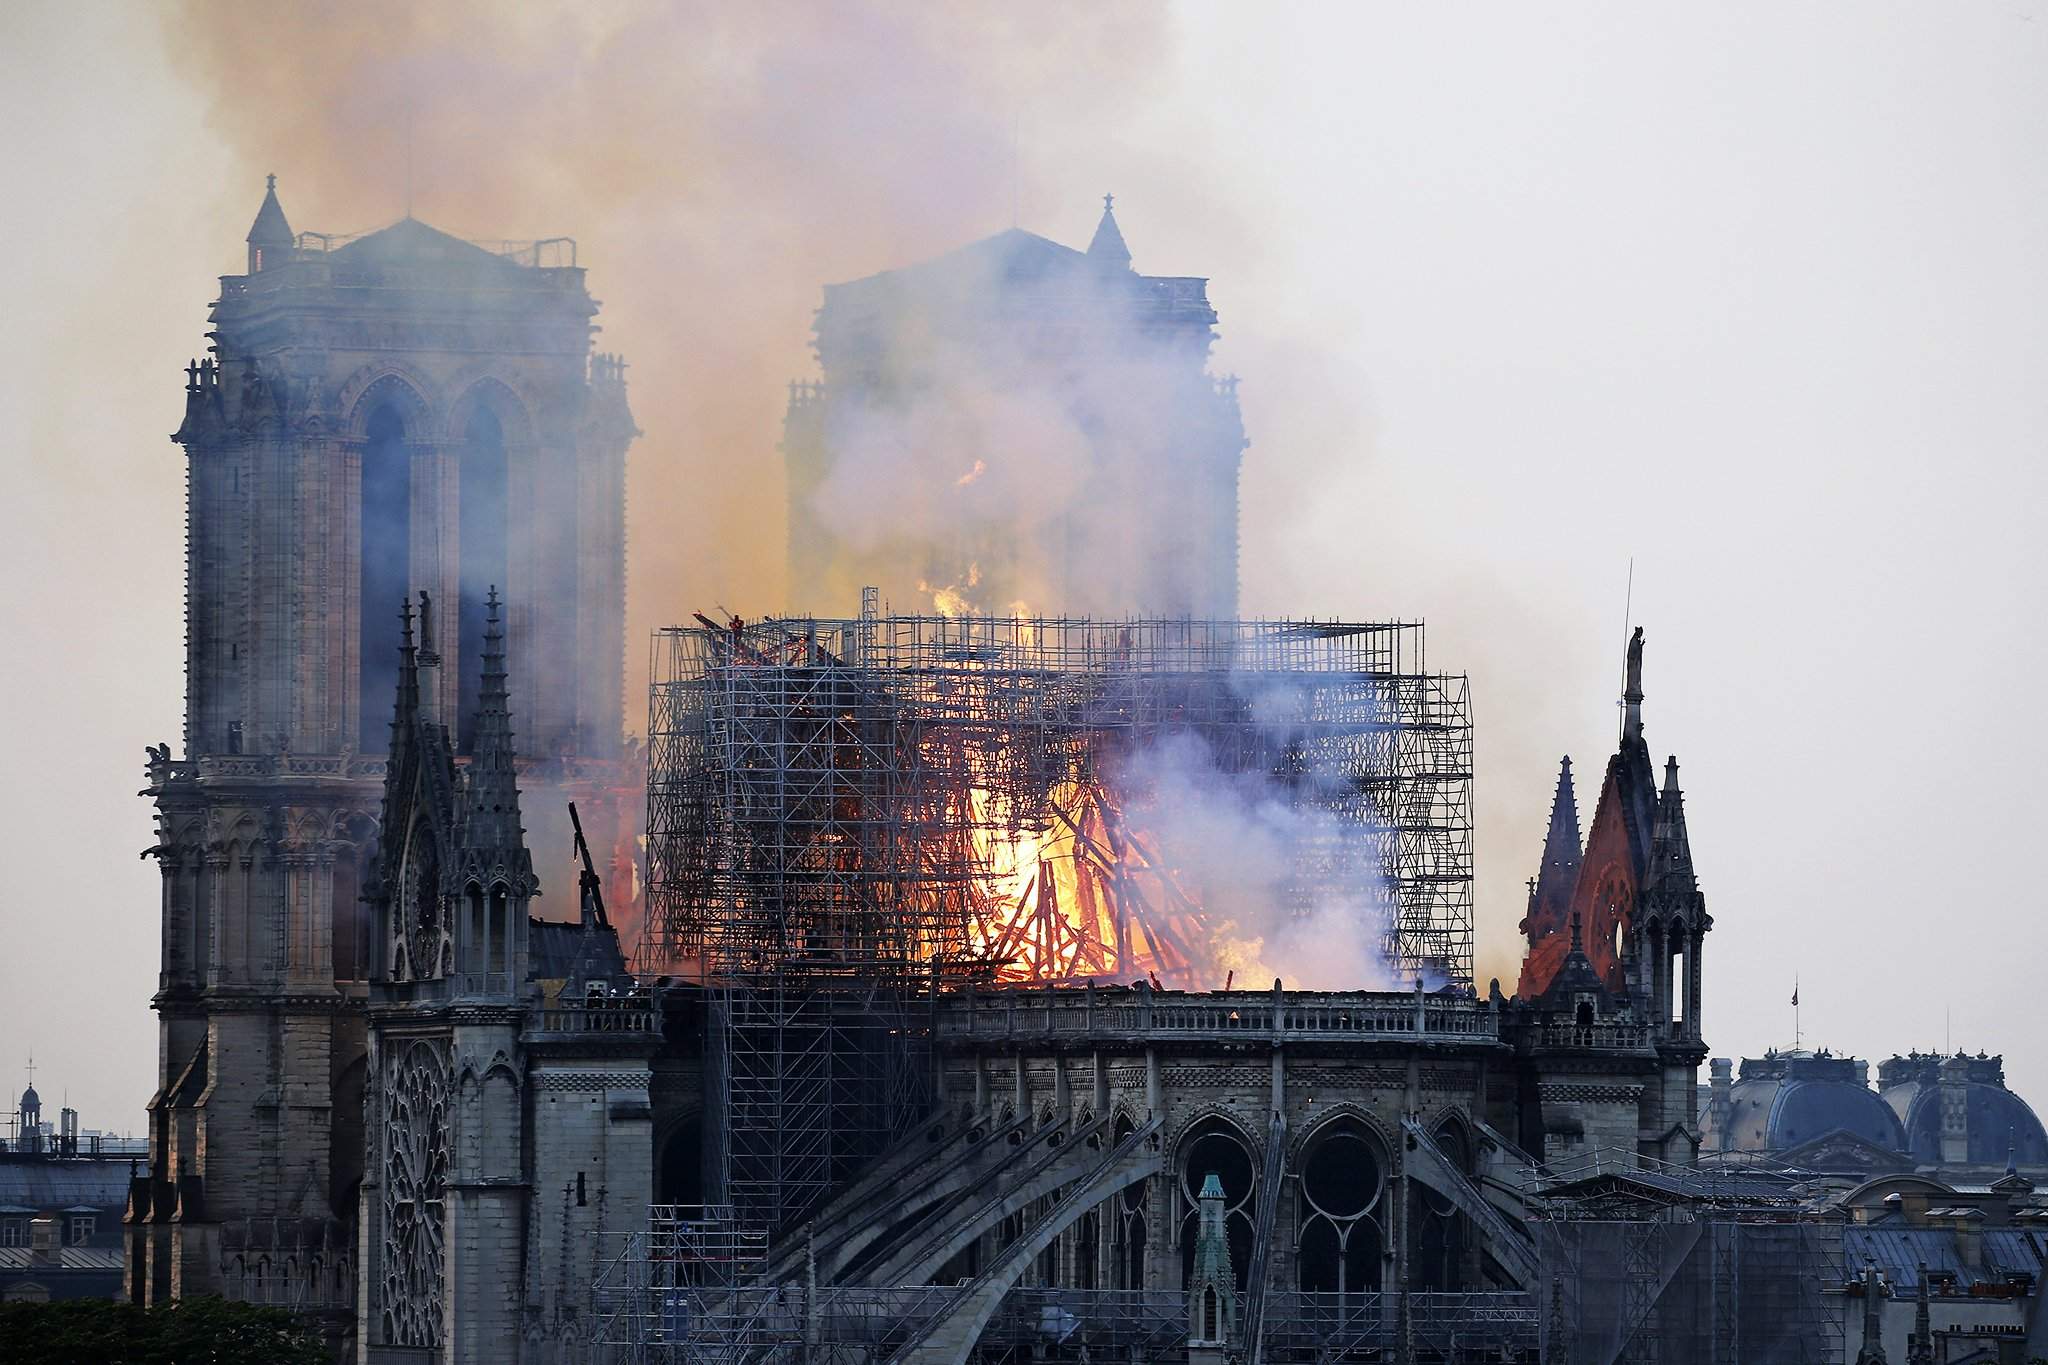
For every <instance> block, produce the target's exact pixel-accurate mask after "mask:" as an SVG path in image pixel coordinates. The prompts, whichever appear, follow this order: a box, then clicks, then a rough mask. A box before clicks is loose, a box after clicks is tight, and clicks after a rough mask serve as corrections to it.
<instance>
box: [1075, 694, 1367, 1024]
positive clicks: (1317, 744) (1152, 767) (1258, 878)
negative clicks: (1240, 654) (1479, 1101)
mask: <svg viewBox="0 0 2048 1365" xmlns="http://www.w3.org/2000/svg"><path fill="white" fill-rule="evenodd" d="M1230 682H1231V691H1232V693H1233V695H1234V697H1235V698H1236V699H1237V701H1238V702H1239V703H1241V705H1242V706H1243V717H1242V724H1240V725H1235V726H1230V727H1227V728H1225V729H1224V730H1222V731H1218V732H1210V733H1204V732H1202V731H1200V730H1196V729H1192V728H1182V729H1172V730H1168V731H1164V732H1161V733H1159V734H1156V735H1153V736H1150V737H1148V738H1147V739H1146V740H1145V741H1143V742H1142V743H1140V744H1139V745H1138V746H1137V747H1136V748H1135V749H1133V750H1132V751H1130V752H1129V753H1128V754H1126V755H1125V756H1123V757H1122V758H1121V759H1120V760H1118V761H1117V762H1116V763H1115V766H1114V771H1113V772H1111V773H1110V774H1109V776H1110V779H1111V783H1112V785H1113V786H1114V787H1115V788H1116V790H1117V791H1118V794H1119V795H1120V797H1121V798H1122V800H1123V802H1124V811H1125V814H1126V816H1127V818H1128V819H1129V822H1130V825H1131V827H1132V828H1133V829H1135V830H1138V831H1141V832H1142V834H1143V837H1144V838H1145V839H1146V841H1147V842H1148V844H1149V845H1150V847H1151V849H1152V851H1153V852H1154V853H1155V854H1156V855H1157V856H1158V857H1159V858H1160V859H1161V860H1162V861H1163V862H1164V863H1165V864H1166V865H1167V866H1169V867H1170V868H1171V869H1172V871H1173V873H1174V875H1175V876H1176V878H1177V879H1178V880H1179V881H1180V882H1181V883H1182V884H1183V885H1184V886H1186V887H1188V888H1189V889H1191V890H1193V891H1194V892H1195V893H1196V894H1197V895H1198V896H1199V898H1200V901H1201V904H1202V907H1203V910H1204V912H1205V915H1206V918H1207V932H1208V934H1209V938H1208V941H1207V943H1206V944H1205V945H1204V946H1205V947H1206V948H1207V949H1208V950H1209V952H1210V953H1211V954H1212V958H1213V967H1214V970H1215V971H1216V973H1217V979H1215V980H1214V981H1205V982H1202V983H1201V984H1202V985H1203V986H1204V987H1205V988H1212V989H1213V988H1219V987H1221V986H1222V985H1223V984H1224V982H1225V980H1226V979H1228V977H1229V976H1231V975H1234V976H1235V979H1236V985H1237V986H1238V987H1239V988H1243V989H1259V988H1264V987H1266V986H1269V985H1271V984H1272V982H1273V981H1274V980H1275V979H1276V978H1277V979H1279V980H1281V981H1282V982H1283V983H1285V984H1286V985H1287V986H1288V987H1290V988H1292V989H1297V990H1384V989H1397V988H1399V987H1401V986H1402V985H1404V984H1406V983H1403V982H1399V981H1396V980H1395V979H1394V975H1393V972H1392V970H1391V967H1390V965H1389V963H1388V961H1387V955H1386V950H1387V940H1388V935H1389V933H1390V930H1391V927H1392V913H1393V906H1394V893H1393V888H1392V886H1391V885H1390V884H1389V882H1388V881H1387V879H1386V877H1385V875H1384V873H1383V866H1384V865H1383V863H1382V855H1383V850H1384V849H1385V848H1386V847H1387V839H1388V830H1387V827H1386V825H1385V824H1384V823H1383V822H1382V821H1381V820H1380V819H1379V818H1378V816H1377V814H1376V813H1375V812H1372V811H1370V810H1369V809H1366V808H1364V807H1363V806H1360V805H1357V804H1355V800H1354V795H1355V785H1354V782H1353V777H1354V774H1353V773H1352V772H1351V771H1350V769H1349V767H1348V766H1347V765H1346V763H1345V762H1344V761H1343V756H1342V754H1341V753H1340V752H1339V751H1337V750H1335V749H1333V748H1331V747H1330V743H1331V737H1330V736H1329V735H1327V734H1323V733H1319V730H1320V728H1321V727H1318V726H1317V725H1316V724H1314V723H1313V722H1312V717H1313V716H1314V715H1315V714H1316V710H1317V708H1316V702H1317V697H1316V693H1315V690H1314V687H1313V685H1312V684H1307V683H1296V682H1291V681H1288V680H1275V679H1272V678H1271V677H1270V676H1260V675H1252V674H1244V673H1239V674H1234V675H1232V677H1231V680H1230Z"/></svg>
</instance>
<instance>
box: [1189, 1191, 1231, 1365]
mask: <svg viewBox="0 0 2048 1365" xmlns="http://www.w3.org/2000/svg"><path fill="white" fill-rule="evenodd" d="M1198 1204H1199V1212H1198V1214H1197V1221H1196V1225H1195V1267H1194V1272H1193V1273H1192V1274H1191V1275H1189V1276H1188V1345H1189V1347H1190V1348H1209V1349H1211V1350H1214V1351H1215V1352H1216V1358H1217V1359H1218V1360H1220V1359H1222V1350H1223V1347H1224V1345H1225V1343H1227V1342H1228V1341H1229V1340H1230V1338H1231V1335H1232V1334H1233V1333H1234V1332H1235V1331H1236V1328H1237V1279H1236V1276H1235V1275H1234V1274H1233V1273H1232V1271H1231V1268H1230V1238H1229V1236H1228V1234H1227V1233H1226V1232H1225V1230H1224V1226H1223V1182H1222V1181H1221V1180H1219V1179H1218V1178H1217V1176H1216V1172H1214V1171H1211V1172H1209V1173H1208V1174H1207V1175H1206V1176H1204V1177H1202V1193H1201V1195H1200V1196H1199V1198H1198ZM1195 1358H1196V1351H1195V1350H1193V1349H1191V1350H1190V1351H1189V1359H1190V1360H1193V1359H1195Z"/></svg>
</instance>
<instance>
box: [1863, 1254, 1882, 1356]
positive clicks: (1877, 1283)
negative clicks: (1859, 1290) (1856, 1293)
mask: <svg viewBox="0 0 2048 1365" xmlns="http://www.w3.org/2000/svg"><path fill="white" fill-rule="evenodd" d="M1856 1365H1886V1361H1885V1355H1884V1279H1883V1277H1882V1276H1880V1275H1879V1274H1878V1273H1877V1267H1876V1266H1875V1265H1874V1264H1873V1265H1870V1266H1867V1267H1865V1269H1864V1271H1863V1344H1862V1346H1861V1347H1859V1348H1858V1349H1857V1351H1856Z"/></svg>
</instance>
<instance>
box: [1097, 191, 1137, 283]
mask: <svg viewBox="0 0 2048 1365" xmlns="http://www.w3.org/2000/svg"><path fill="white" fill-rule="evenodd" d="M1115 203H1116V196H1115V195H1113V194H1105V195H1103V196H1102V221H1101V222H1099V223H1097V224H1096V225H1095V236H1094V238H1093V239H1091V240H1090V241H1089V243H1088V259H1089V260H1091V261H1094V262H1095V263H1096V264H1097V265H1098V266H1100V267H1102V268H1103V269H1106V270H1129V269H1130V268H1131V249H1130V248H1129V247H1127V246H1125V245H1124V234H1123V231H1122V229H1120V228H1118V227H1117V225H1116V210H1115V208H1114V207H1113V206H1114V205H1115Z"/></svg>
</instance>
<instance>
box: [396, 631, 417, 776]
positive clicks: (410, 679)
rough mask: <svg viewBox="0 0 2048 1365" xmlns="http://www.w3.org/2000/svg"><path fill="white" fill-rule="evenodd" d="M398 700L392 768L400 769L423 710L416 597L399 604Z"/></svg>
mask: <svg viewBox="0 0 2048 1365" xmlns="http://www.w3.org/2000/svg"><path fill="white" fill-rule="evenodd" d="M398 621H399V635H398V701H397V704H396V705H395V706H394V707H393V710H392V716H391V758H392V760H393V762H392V770H394V771H395V770H396V768H397V759H398V756H399V749H400V747H401V746H408V747H409V746H410V745H411V743H412V735H413V723H414V722H415V721H416V720H418V718H419V713H420V651H419V646H418V645H417V644H415V643H414V642H413V636H412V599H411V598H409V597H408V598H405V599H403V600H402V601H401V602H400V603H399V607H398Z"/></svg>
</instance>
